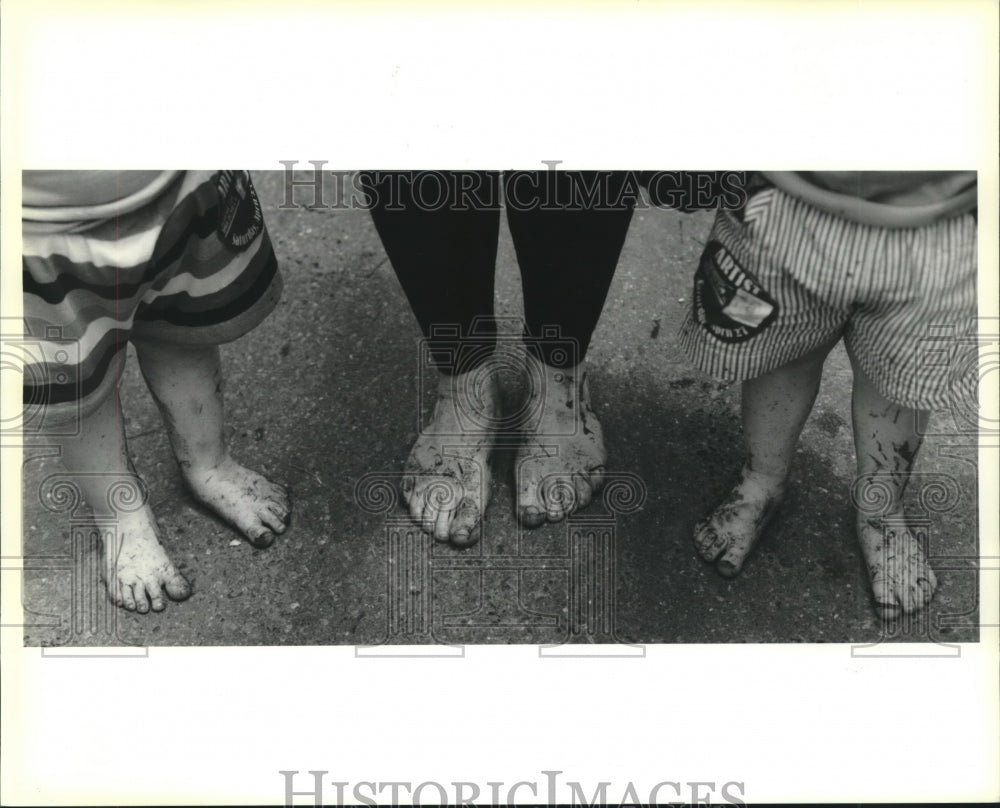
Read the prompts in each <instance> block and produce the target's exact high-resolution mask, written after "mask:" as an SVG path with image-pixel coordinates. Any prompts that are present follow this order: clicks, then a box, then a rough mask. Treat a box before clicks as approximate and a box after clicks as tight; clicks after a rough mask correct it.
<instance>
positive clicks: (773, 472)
mask: <svg viewBox="0 0 1000 808" xmlns="http://www.w3.org/2000/svg"><path fill="white" fill-rule="evenodd" d="M740 478H741V481H742V482H744V483H750V484H753V485H755V486H756V487H759V488H762V489H763V490H765V491H767V492H768V494H769V495H770V496H784V494H785V491H786V489H787V488H788V470H787V469H783V470H778V469H771V468H766V469H761V468H756V467H754V466H753V465H751V463H750V461H747V462H746V464H745V465H744V466H743V469H742V470H741V474H740Z"/></svg>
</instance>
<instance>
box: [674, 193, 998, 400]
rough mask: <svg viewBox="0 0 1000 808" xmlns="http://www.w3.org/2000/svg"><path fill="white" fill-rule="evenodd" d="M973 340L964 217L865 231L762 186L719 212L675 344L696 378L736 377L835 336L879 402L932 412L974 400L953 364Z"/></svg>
mask: <svg viewBox="0 0 1000 808" xmlns="http://www.w3.org/2000/svg"><path fill="white" fill-rule="evenodd" d="M741 214H742V215H741ZM975 335H976V221H975V218H974V216H973V215H972V214H965V215H962V216H957V217H954V218H952V219H948V220H944V221H941V222H936V223H935V224H932V225H928V226H926V227H921V228H912V229H907V228H901V229H889V228H881V227H871V226H866V225H861V224H856V223H854V222H850V221H847V220H845V219H840V218H838V217H835V216H832V215H830V214H828V213H826V212H824V211H821V210H818V209H816V208H814V207H812V206H810V205H807V204H805V203H803V202H800V201H799V200H797V199H795V198H794V197H792V196H789V195H788V194H785V193H784V192H782V191H780V190H778V189H777V188H767V189H766V190H763V191H761V192H759V193H758V194H756V195H755V196H753V197H752V198H751V199H750V200H749V202H748V203H747V205H746V207H745V208H744V209H743V210H742V211H728V210H720V211H719V212H718V213H717V214H716V218H715V223H714V225H713V227H712V231H711V234H710V236H709V241H708V243H707V244H706V246H705V250H704V252H703V253H702V256H701V261H700V263H699V266H698V270H697V272H696V273H695V282H694V295H693V299H692V307H691V311H690V312H689V313H688V316H687V319H686V320H685V322H684V324H683V326H682V327H681V345H682V347H683V349H684V351H685V353H686V354H687V355H688V357H689V359H690V360H691V361H692V362H693V363H694V364H695V365H696V366H697V367H698V368H699V369H700V370H702V371H703V372H705V373H709V374H711V375H713V376H716V377H717V378H721V379H725V380H728V381H743V380H746V379H752V378H756V377H757V376H761V375H763V374H765V373H768V372H769V371H771V370H774V369H776V368H779V367H782V366H783V365H786V364H788V363H789V362H792V361H794V360H795V359H798V358H800V357H802V356H804V355H805V354H807V353H809V352H810V351H812V350H814V349H817V348H819V347H821V346H824V345H829V344H831V343H833V342H835V341H836V340H838V339H840V338H841V337H843V339H844V342H845V344H846V346H847V349H848V351H849V352H850V353H851V354H852V355H853V357H854V358H855V360H856V361H857V362H858V363H859V364H860V366H861V368H862V370H863V371H864V372H865V374H867V376H868V378H869V379H871V380H872V382H873V384H874V385H875V387H876V389H877V390H878V391H879V392H880V393H881V394H882V395H883V396H885V397H886V398H887V399H889V400H890V401H893V402H895V403H896V404H899V405H902V406H907V407H914V408H919V409H938V408H945V407H949V406H951V405H952V404H954V403H955V402H956V401H957V400H961V401H964V402H970V401H971V402H974V401H976V396H977V385H978V378H977V374H976V368H975V363H974V362H972V363H970V362H968V361H964V362H963V361H958V359H957V358H958V357H960V356H961V355H962V354H963V346H965V350H966V351H967V344H966V341H967V340H968V338H970V337H971V338H973V339H974V338H975Z"/></svg>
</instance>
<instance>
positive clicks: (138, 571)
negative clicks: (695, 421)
mask: <svg viewBox="0 0 1000 808" xmlns="http://www.w3.org/2000/svg"><path fill="white" fill-rule="evenodd" d="M116 535H117V542H118V543H117V546H115V544H114V543H113V542H109V541H107V540H105V542H104V584H105V586H106V588H107V591H108V597H110V598H111V600H113V601H114V603H115V605H116V606H121V607H122V608H125V609H128V610H129V611H130V612H139V613H141V614H145V613H146V612H148V611H149V610H150V609H152V610H153V611H154V612H161V611H163V609H164V608H166V605H167V598H170V599H171V600H184V599H185V598H187V597H188V596H189V595H190V594H191V585H190V584H189V583H188V582H187V580H186V579H185V578H184V576H183V575H181V574H180V573H179V572H178V571H177V568H176V567H174V565H173V563H171V561H170V559H169V558H168V557H167V553H166V551H165V550H164V549H163V547H162V546H161V545H160V541H159V529H158V527H157V525H156V518H155V517H154V516H153V511H152V510H151V509H150V507H149V506H148V505H144V506H143V507H142V508H141V509H140V510H138V511H136V512H134V513H123V514H120V515H119V517H118V521H117V534H116Z"/></svg>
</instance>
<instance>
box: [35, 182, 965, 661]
mask: <svg viewBox="0 0 1000 808" xmlns="http://www.w3.org/2000/svg"><path fill="white" fill-rule="evenodd" d="M254 179H255V183H256V185H257V190H258V193H259V196H260V198H261V202H262V204H263V206H264V214H265V219H266V222H267V224H268V228H269V230H270V232H271V236H272V238H273V241H274V244H275V248H276V250H277V253H278V258H279V260H280V262H281V266H282V271H283V273H284V277H285V293H284V298H283V300H282V302H281V303H280V305H279V307H278V309H277V310H276V311H275V312H274V314H272V315H271V317H270V318H268V320H267V321H266V322H265V323H264V324H263V325H262V326H261V327H260V328H258V329H256V330H255V331H254V332H253V333H251V334H250V335H248V336H247V337H245V338H243V339H241V340H239V341H238V342H236V343H233V344H231V345H227V346H224V348H223V362H224V367H225V373H226V394H225V395H226V407H227V435H228V438H229V442H230V446H231V449H232V452H233V455H234V456H235V457H236V458H237V459H239V460H241V461H242V462H244V463H245V464H247V465H249V466H251V467H253V468H255V469H257V470H260V471H262V472H263V473H265V474H267V475H269V476H270V477H271V478H272V479H274V480H276V481H278V482H281V483H283V484H286V485H288V486H290V488H291V491H292V496H293V502H294V506H293V507H294V517H293V522H292V527H291V528H290V530H289V531H288V532H287V533H286V534H285V535H284V536H282V537H281V538H279V539H278V541H277V542H276V543H275V544H274V545H273V546H272V547H271V548H269V549H266V550H256V549H253V548H252V547H251V546H250V545H249V544H247V543H246V542H244V541H239V540H238V537H237V535H236V534H235V533H233V532H232V531H231V530H230V529H229V528H228V527H227V526H226V525H224V524H222V523H221V522H220V521H218V520H217V519H216V518H214V517H213V516H211V515H210V514H208V513H207V512H206V511H204V510H203V509H202V508H201V507H200V506H198V505H196V504H195V503H194V502H193V501H192V499H191V498H190V496H189V495H188V494H187V493H186V491H185V490H184V488H183V486H182V484H181V481H180V478H179V475H178V472H177V468H176V465H175V462H174V460H173V457H172V455H171V453H170V449H169V446H168V443H167V438H166V434H165V432H164V430H163V428H162V426H161V424H160V420H159V415H158V413H157V411H156V408H155V406H154V404H153V402H152V400H151V398H150V397H149V395H148V393H147V391H146V390H145V387H144V385H143V383H142V380H141V377H140V376H139V373H138V369H137V367H136V365H135V363H134V361H132V362H130V364H129V368H128V371H127V373H126V378H125V380H124V383H123V388H122V395H123V401H124V408H125V412H126V433H127V436H128V440H129V446H130V451H131V453H132V455H133V458H134V460H135V463H136V465H137V467H138V468H139V470H140V471H141V473H142V474H143V475H144V477H145V480H146V482H147V483H148V486H149V490H150V495H151V500H152V503H153V508H154V511H155V513H156V515H157V518H158V519H159V522H160V524H161V527H162V528H163V533H164V536H163V541H164V545H165V547H166V549H167V551H168V552H169V554H170V555H171V557H172V558H173V560H174V562H175V563H176V564H177V565H178V566H179V567H180V569H181V570H182V571H183V572H184V574H185V575H186V576H188V578H189V580H190V581H191V582H192V583H193V586H194V594H193V596H192V597H191V598H190V599H189V600H187V601H185V602H184V603H180V604H174V603H172V604H170V605H169V606H168V607H167V609H166V611H165V612H163V613H161V614H149V615H145V616H142V615H135V614H130V613H126V612H124V611H120V610H116V609H114V608H113V607H110V605H109V604H107V603H106V602H105V601H104V600H103V597H102V596H101V593H100V592H99V591H96V590H95V589H94V587H95V586H97V584H96V582H95V581H94V573H93V565H90V564H89V562H90V561H91V560H93V558H94V557H93V556H92V550H91V551H90V552H89V553H86V554H84V555H83V556H82V563H77V564H74V563H73V549H72V548H73V545H72V542H71V539H70V534H71V531H72V529H73V528H74V524H75V523H74V518H73V517H71V516H70V515H68V514H57V513H53V512H50V511H49V510H47V509H46V508H45V507H43V505H42V504H41V502H40V499H39V496H38V491H39V487H40V485H41V483H42V481H43V480H44V479H45V478H46V477H47V476H48V475H50V474H53V473H55V472H56V471H58V468H59V467H58V464H57V463H56V461H55V460H54V459H53V458H52V457H35V456H28V457H26V462H25V466H24V503H25V510H24V530H23V533H24V555H25V569H26V571H25V579H24V580H25V609H26V624H27V625H26V628H25V631H24V638H25V643H26V644H28V645H108V644H115V643H124V644H132V645H277V644H292V645H310V644H359V645H371V644H379V643H385V642H390V643H407V644H411V643H412V644H422V643H544V644H549V643H562V642H566V641H573V642H580V643H594V642H609V641H611V642H615V641H620V642H627V643H675V642H685V643H695V642H710V643H716V642H728V643H732V642H858V643H876V642H879V641H882V640H897V639H907V640H922V641H928V642H938V643H948V642H957V641H974V640H976V639H978V631H977V629H976V628H975V626H976V622H977V618H978V604H977V594H976V575H975V558H976V557H977V552H978V542H977V537H976V533H977V517H976V514H977V510H978V502H977V472H976V468H977V467H976V451H975V448H974V444H975V438H974V436H970V435H968V434H964V435H962V434H957V433H958V432H961V430H957V429H956V428H955V426H954V423H953V419H952V417H951V415H950V414H947V413H943V414H938V415H936V416H935V419H934V421H933V422H932V425H931V429H930V432H931V433H935V434H931V435H930V436H929V437H928V439H927V441H926V442H925V445H924V448H923V450H922V453H921V455H920V458H919V461H918V466H917V472H918V474H921V475H926V476H924V477H918V478H917V480H918V483H919V484H915V485H913V486H911V491H910V494H909V499H910V501H911V506H912V509H913V513H914V514H915V515H917V516H919V517H921V518H922V517H924V516H925V517H926V520H927V526H928V527H927V529H928V531H929V535H930V552H931V555H932V562H933V563H934V565H935V567H936V569H937V570H938V580H939V589H938V593H937V596H936V597H935V599H934V601H933V602H932V604H931V606H930V608H929V609H928V610H927V611H926V613H925V614H924V615H923V616H922V617H921V618H920V619H918V620H916V621H913V622H911V623H904V624H900V625H899V626H898V627H897V629H895V630H893V631H886V629H885V628H883V626H882V625H881V623H880V621H878V620H877V619H876V618H875V615H874V611H873V609H872V604H871V598H870V594H869V587H868V581H867V576H866V573H865V570H864V565H863V561H862V558H861V555H860V552H859V550H858V548H857V546H856V542H855V539H854V536H853V532H852V514H851V509H850V500H849V488H850V485H851V482H852V479H853V468H854V457H853V445H852V441H851V430H850V403H849V397H850V371H849V368H848V365H847V360H846V357H845V355H844V353H843V351H842V350H841V349H839V348H838V349H837V350H836V351H835V353H834V354H833V355H832V356H831V358H830V360H829V362H828V366H827V369H826V375H825V378H824V382H823V386H822V389H821V392H820V396H819V400H818V402H817V404H816V407H815V410H814V412H813V415H812V417H811V418H810V420H809V423H808V424H807V425H806V428H805V431H804V434H803V437H802V441H801V444H800V448H799V451H798V455H797V459H796V464H795V469H794V485H793V487H792V489H791V492H790V496H789V498H788V500H787V502H786V504H785V506H784V507H783V509H782V512H781V514H780V516H779V517H778V519H777V520H776V522H775V523H774V524H773V526H772V528H771V529H770V530H769V532H768V534H767V535H766V536H765V538H764V539H763V540H762V542H761V544H760V545H759V546H758V548H757V550H756V551H755V553H754V555H753V556H752V557H751V559H750V560H749V562H748V564H747V566H746V567H745V569H744V571H743V573H742V575H741V576H740V577H738V578H737V579H735V580H731V581H730V580H724V579H723V578H721V577H720V576H719V575H718V574H717V573H716V572H715V570H714V569H713V568H712V567H711V566H709V565H707V564H705V563H703V562H702V561H700V560H699V559H698V557H697V556H696V554H695V552H694V549H693V546H692V541H691V535H692V529H693V526H694V524H695V522H696V521H698V520H699V519H700V518H701V517H702V516H703V515H704V514H705V513H707V512H708V510H709V509H710V508H711V507H712V506H713V505H714V504H716V503H717V502H718V501H719V500H720V499H721V498H722V497H723V496H724V495H725V493H726V492H727V490H728V488H729V486H731V484H732V483H733V481H734V480H735V478H736V475H737V472H738V469H739V466H740V462H741V458H742V443H741V437H740V427H739V415H738V413H739V390H738V387H737V386H731V385H726V384H721V383H718V382H716V381H714V380H712V379H710V378H707V377H704V376H702V375H700V374H698V373H697V372H695V371H694V370H693V369H692V368H691V367H690V365H688V363H687V362H686V360H685V358H684V357H683V355H682V354H681V352H680V349H679V346H678V344H677V340H676V338H675V337H676V333H677V330H678V328H679V325H680V323H681V321H682V319H683V317H684V314H685V312H686V311H687V307H688V306H689V304H690V291H691V278H692V273H693V270H694V267H695V265H696V263H697V260H698V257H699V255H700V251H701V246H702V244H703V242H704V239H705V237H706V235H707V232H708V229H709V227H710V224H711V214H710V213H707V212H706V213H697V214H692V215H685V214H681V213H678V212H676V211H671V210H659V209H655V208H651V209H648V210H645V211H639V212H637V213H636V215H635V217H634V219H633V223H632V227H631V231H630V234H629V238H628V241H627V243H626V245H625V249H624V251H623V254H622V257H621V261H620V263H619V268H618V272H617V275H616V277H615V280H614V284H613V286H612V289H611V292H610V294H609V297H608V301H607V304H606V306H605V310H604V313H603V316H602V319H601V322H600V324H599V326H598V328H597V331H596V333H595V334H594V338H593V342H592V346H591V350H590V354H589V363H590V374H591V391H592V395H593V399H594V405H595V409H596V411H597V413H598V414H599V416H600V417H601V419H602V422H603V425H604V430H605V438H606V441H607V445H608V450H609V468H610V471H611V474H612V475H614V474H616V473H627V474H631V475H634V477H630V478H628V479H630V480H634V479H638V480H641V485H642V486H643V487H644V489H645V497H644V500H643V501H642V503H641V505H640V506H639V507H638V508H637V509H635V510H632V511H631V512H627V513H623V512H617V513H615V512H613V511H610V512H609V511H608V510H607V509H606V508H603V507H602V506H601V504H600V503H597V504H595V505H594V506H592V508H591V509H588V511H587V512H585V513H584V514H582V515H581V519H580V520H579V521H576V522H574V523H565V522H564V523H560V524H556V525H549V526H545V527H542V528H540V529H538V530H534V531H521V530H520V529H519V528H518V526H517V523H516V520H515V518H514V505H513V500H512V496H511V487H510V482H511V474H512V452H510V451H501V452H499V453H498V457H497V462H496V469H495V477H494V483H493V486H494V488H493V500H492V502H491V504H490V506H489V509H488V511H487V514H486V519H485V521H484V526H483V539H482V541H481V542H480V543H479V544H477V545H476V546H475V547H473V548H471V549H468V550H457V549H454V548H452V547H450V546H447V545H437V544H435V543H434V542H433V540H431V539H429V538H425V537H421V536H419V534H411V535H407V534H406V527H405V526H406V519H405V512H404V511H403V509H402V507H401V506H399V505H396V506H395V507H393V506H392V503H391V501H389V502H387V503H386V504H387V506H388V507H387V508H386V509H384V510H381V511H380V510H379V509H378V508H375V507H373V503H372V501H370V500H369V501H367V505H368V509H367V510H366V509H365V508H362V507H360V506H359V504H358V502H357V500H356V495H355V486H356V484H358V482H359V481H362V480H369V481H370V480H371V479H372V476H371V475H381V476H382V477H384V479H385V480H386V481H387V482H388V483H389V485H390V486H391V485H394V484H395V479H394V478H397V477H398V473H399V471H400V470H401V469H402V465H403V461H404V460H405V458H406V455H407V453H408V451H409V447H410V445H411V443H412V441H413V440H414V438H415V436H416V434H417V423H418V412H419V408H421V407H422V408H424V409H425V410H426V408H427V407H428V405H429V403H430V399H429V398H428V397H427V396H426V395H424V396H422V397H421V395H420V385H419V384H418V378H417V377H418V374H417V367H418V343H419V339H420V332H419V329H418V327H417V325H416V321H415V320H414V318H413V316H412V314H411V312H410V309H409V307H408V305H407V303H406V300H405V298H404V297H403V294H402V292H401V290H400V288H399V286H398V284H397V282H396V279H395V276H394V275H393V273H392V270H391V268H390V266H389V264H388V261H387V260H386V257H385V254H384V252H383V250H382V247H381V244H380V242H379V239H378V236H377V235H376V233H375V230H374V227H373V225H372V223H371V220H370V218H369V216H368V214H367V212H366V211H364V210H359V209H354V210H351V209H327V210H308V209H304V208H302V209H298V210H282V209H280V208H279V205H280V204H281V202H282V199H283V185H282V175H281V174H280V173H279V172H261V173H255V175H254ZM305 197H306V198H305V199H300V201H302V202H303V203H305V202H308V194H306V195H305ZM496 298H497V299H496V306H497V313H498V314H501V315H510V316H517V315H518V314H519V312H520V311H521V302H520V285H519V279H518V275H517V268H516V262H515V260H514V252H513V248H512V245H511V242H510V237H509V233H508V232H507V230H506V226H505V225H504V227H503V229H502V231H501V245H500V252H499V258H498V266H497V293H496ZM507 382H508V384H509V387H510V389H511V392H510V400H511V401H513V400H514V397H515V396H516V390H517V380H516V379H508V380H507ZM970 446H971V448H970ZM935 480H936V481H938V483H941V484H943V485H944V486H945V487H946V488H948V490H949V491H951V492H952V493H951V494H950V495H949V497H948V498H947V501H945V502H944V504H943V505H942V504H941V503H940V502H938V500H934V498H933V497H926V496H925V497H923V498H921V495H920V493H921V488H922V487H923V488H924V489H925V490H926V486H927V485H929V484H931V483H933V481H935ZM378 490H381V491H383V493H384V492H385V490H387V489H378ZM390 499H391V498H390ZM931 500H933V502H930V504H931V506H932V507H931V508H930V509H929V510H923V505H927V503H928V502H929V501H931ZM922 502H923V505H922V504H921V503H922ZM935 503H937V504H935ZM619 504H620V503H619ZM602 516H604V517H605V518H604V519H603V520H602V518H601V517H602ZM595 537H597V539H600V537H603V541H604V542H605V543H604V544H603V545H602V546H603V547H604V551H605V554H604V555H600V554H598V555H597V556H588V555H587V552H586V550H587V548H588V547H590V548H592V547H593V546H594V542H595V540H597V539H595ZM581 548H582V549H581ZM608 548H611V549H610V550H609V549H608ZM587 558H591V559H593V558H596V559H598V560H597V561H596V562H595V563H596V566H592V567H591V568H590V569H591V572H593V570H595V569H596V570H598V571H600V572H601V574H600V575H597V576H596V577H594V575H593V574H590V575H589V577H588V575H587V574H583V573H581V570H584V571H585V570H586V569H587V567H586V564H585V563H583V562H585V561H586V559H587ZM607 558H611V559H613V564H612V563H607V562H605V561H601V560H600V559H607ZM581 559H583V561H581ZM74 569H75V570H77V572H76V573H75V572H74Z"/></svg>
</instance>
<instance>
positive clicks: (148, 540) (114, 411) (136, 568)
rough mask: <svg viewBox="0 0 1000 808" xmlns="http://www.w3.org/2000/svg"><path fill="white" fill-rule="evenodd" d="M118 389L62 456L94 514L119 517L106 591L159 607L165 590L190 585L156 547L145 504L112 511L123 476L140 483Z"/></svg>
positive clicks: (123, 600)
mask: <svg viewBox="0 0 1000 808" xmlns="http://www.w3.org/2000/svg"><path fill="white" fill-rule="evenodd" d="M122 424H123V419H122V414H121V406H120V403H119V400H118V393H117V391H116V392H115V393H114V394H113V395H110V396H108V397H107V399H106V400H105V401H104V403H103V404H101V406H100V408H99V409H98V410H97V411H95V412H94V413H93V414H92V415H90V416H88V417H86V418H84V419H83V422H82V424H81V429H80V434H79V435H77V436H76V437H73V438H68V439H66V440H65V441H64V442H63V461H64V463H65V465H66V467H67V469H68V470H69V471H70V472H72V473H73V474H74V482H76V483H77V484H78V485H79V486H80V490H81V491H82V493H83V496H84V499H86V501H87V503H88V504H89V505H90V507H91V508H92V509H93V511H94V515H95V516H97V517H117V518H116V526H117V532H116V536H117V546H109V545H108V544H107V543H105V547H104V569H105V585H106V586H107V588H108V595H109V596H110V597H111V599H112V600H113V601H114V602H115V603H116V604H117V605H118V606H124V607H125V608H126V609H129V610H134V611H139V612H143V613H145V612H148V611H149V609H150V606H152V609H153V611H154V612H159V611H162V610H163V608H164V607H165V606H166V600H165V597H164V595H166V596H169V597H170V598H172V599H173V600H183V599H184V598H186V597H187V596H188V595H190V594H191V586H190V584H188V582H187V581H186V580H185V579H184V576H183V575H181V574H180V573H179V572H178V571H177V569H176V568H175V567H174V565H173V564H172V563H171V562H170V559H169V558H167V554H166V552H165V551H164V549H163V547H161V546H160V542H159V537H158V533H159V530H158V528H157V525H156V519H155V517H154V516H153V511H152V509H151V508H150V507H149V505H148V503H144V504H143V505H142V507H141V508H139V509H138V510H135V511H125V512H123V511H121V510H113V509H112V506H111V503H110V501H109V500H110V497H109V491H110V489H111V487H112V486H113V485H115V484H116V483H121V482H122V481H125V482H127V483H128V484H130V485H136V486H137V485H139V482H138V479H137V475H136V473H135V470H134V469H133V468H132V464H131V463H130V462H129V459H128V449H127V447H126V443H125V432H124V429H123V428H122Z"/></svg>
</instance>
